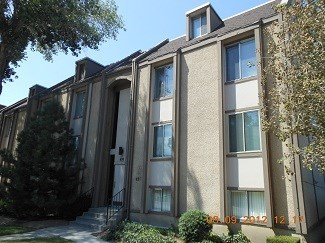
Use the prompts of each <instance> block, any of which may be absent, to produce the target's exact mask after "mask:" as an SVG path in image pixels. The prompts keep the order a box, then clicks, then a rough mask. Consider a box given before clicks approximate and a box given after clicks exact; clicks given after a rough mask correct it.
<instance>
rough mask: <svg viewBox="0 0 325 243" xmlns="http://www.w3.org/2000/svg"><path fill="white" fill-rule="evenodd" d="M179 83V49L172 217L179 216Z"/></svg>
mask: <svg viewBox="0 0 325 243" xmlns="http://www.w3.org/2000/svg"><path fill="white" fill-rule="evenodd" d="M180 81H181V49H180V48H179V49H178V50H177V51H176V82H175V83H176V94H175V96H176V97H175V98H176V104H175V160H174V163H175V168H174V183H175V186H174V190H175V202H174V216H175V217H178V215H179V150H180V146H179V141H180V139H179V138H180V120H179V118H180V112H179V111H180V94H181V90H180V87H181V85H180Z"/></svg>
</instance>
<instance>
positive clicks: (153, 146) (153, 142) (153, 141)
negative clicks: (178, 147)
mask: <svg viewBox="0 0 325 243" xmlns="http://www.w3.org/2000/svg"><path fill="white" fill-rule="evenodd" d="M165 126H171V131H172V136H171V140H172V145H171V155H170V156H164V139H165ZM156 127H163V137H162V138H163V139H162V141H163V142H162V144H161V146H162V156H155V154H154V152H155V149H154V148H155V144H156V142H155V141H156V140H155V128H156ZM152 131H153V132H152V134H153V137H152V156H151V157H152V159H153V160H155V159H171V158H172V156H173V124H172V122H168V123H163V124H156V125H153V126H152Z"/></svg>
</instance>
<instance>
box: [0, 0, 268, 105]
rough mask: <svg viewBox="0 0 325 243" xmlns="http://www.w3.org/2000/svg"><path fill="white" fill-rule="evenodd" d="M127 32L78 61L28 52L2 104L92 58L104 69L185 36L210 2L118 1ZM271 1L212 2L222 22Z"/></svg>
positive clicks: (65, 75) (48, 83)
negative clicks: (191, 15) (189, 15)
mask: <svg viewBox="0 0 325 243" xmlns="http://www.w3.org/2000/svg"><path fill="white" fill-rule="evenodd" d="M115 1H116V4H117V5H118V13H119V14H120V15H121V16H122V18H123V21H124V24H125V28H126V30H125V31H124V30H121V31H120V33H119V35H118V36H117V40H107V41H105V42H104V43H103V44H101V45H100V47H99V50H90V49H84V50H82V52H81V54H80V55H79V56H78V57H75V56H72V55H71V54H68V55H65V54H63V53H61V54H59V55H57V56H54V57H53V61H52V62H47V61H45V60H44V59H43V56H42V55H41V54H39V53H37V52H32V51H30V50H29V49H27V56H28V57H27V59H26V60H24V61H22V62H21V63H20V67H19V68H17V69H16V73H17V75H18V78H17V79H14V82H7V83H5V84H3V91H2V94H1V95H0V104H2V105H6V106H8V105H11V104H14V103H15V102H17V101H19V100H21V99H23V98H25V97H27V95H28V92H29V88H30V87H32V86H33V85H35V84H39V85H42V86H44V87H47V88H49V87H51V86H53V85H55V84H57V83H59V82H61V81H63V80H65V79H66V78H68V77H70V76H72V75H74V71H75V62H76V61H77V60H79V59H82V58H84V57H89V58H91V59H93V60H95V61H97V62H99V63H101V64H103V65H108V64H110V63H112V62H116V61H118V60H121V59H123V58H124V57H126V56H128V55H130V54H131V53H133V52H135V51H137V50H143V51H145V50H148V49H150V48H151V47H153V46H155V45H156V44H158V43H159V42H161V41H163V40H165V39H167V38H168V39H170V40H172V39H175V38H177V37H180V36H182V35H184V34H185V28H186V22H185V13H186V12H187V11H189V10H191V9H193V8H196V7H198V6H200V5H202V4H204V3H206V2H207V0H154V1H153V0H115ZM266 2H268V0H210V3H211V4H212V6H213V8H214V9H215V10H216V12H217V13H218V15H219V16H220V17H221V19H225V18H227V17H230V16H232V15H235V14H238V13H240V12H242V11H245V10H248V9H250V8H253V7H255V6H258V5H260V4H263V3H266Z"/></svg>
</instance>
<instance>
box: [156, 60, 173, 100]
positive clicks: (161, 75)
mask: <svg viewBox="0 0 325 243" xmlns="http://www.w3.org/2000/svg"><path fill="white" fill-rule="evenodd" d="M172 95H173V64H169V65H167V66H163V67H159V68H157V69H156V70H155V99H158V98H161V97H168V96H172Z"/></svg>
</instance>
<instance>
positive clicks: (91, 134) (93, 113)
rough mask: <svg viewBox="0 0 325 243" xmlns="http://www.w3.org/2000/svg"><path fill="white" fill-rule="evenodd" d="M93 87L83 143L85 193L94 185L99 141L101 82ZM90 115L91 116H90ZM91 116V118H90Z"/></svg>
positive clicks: (88, 101)
mask: <svg viewBox="0 0 325 243" xmlns="http://www.w3.org/2000/svg"><path fill="white" fill-rule="evenodd" d="M90 85H92V90H91V93H89V94H88V100H87V101H86V102H87V103H88V104H87V112H86V118H85V119H86V121H85V123H86V124H87V125H86V126H85V128H84V131H83V134H84V141H83V145H84V146H83V151H82V159H85V163H86V169H85V171H84V182H85V183H84V185H83V191H86V190H88V189H90V188H91V187H92V185H93V180H94V178H93V177H94V176H95V175H93V171H94V166H95V153H96V145H97V141H98V137H97V135H98V133H97V132H98V131H97V130H98V114H99V112H100V111H99V107H100V99H101V95H100V94H101V82H96V83H93V84H90ZM89 113H90V114H89ZM88 115H89V117H88Z"/></svg>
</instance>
